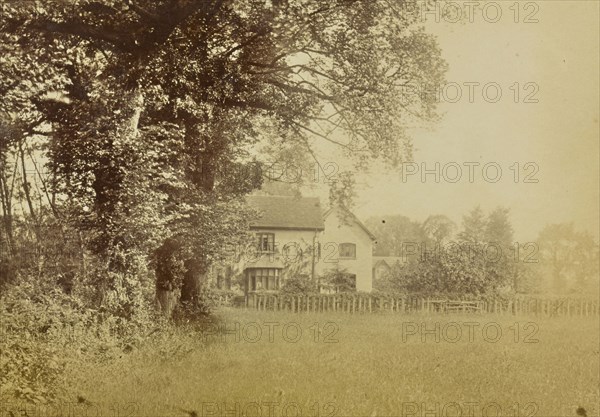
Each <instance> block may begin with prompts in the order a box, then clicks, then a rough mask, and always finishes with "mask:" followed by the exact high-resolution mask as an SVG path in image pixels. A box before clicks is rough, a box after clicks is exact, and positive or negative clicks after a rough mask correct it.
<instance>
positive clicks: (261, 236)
mask: <svg viewBox="0 0 600 417" xmlns="http://www.w3.org/2000/svg"><path fill="white" fill-rule="evenodd" d="M256 236H257V238H258V251H259V252H275V233H258V234H257V235H256Z"/></svg>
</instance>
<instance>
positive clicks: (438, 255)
mask: <svg viewBox="0 0 600 417" xmlns="http://www.w3.org/2000/svg"><path fill="white" fill-rule="evenodd" d="M486 250H487V247H486V246H485V245H482V244H469V245H458V244H455V245H451V246H436V248H435V250H433V251H428V252H425V253H424V254H423V255H422V256H421V257H420V258H419V259H418V260H413V261H411V262H409V263H407V264H406V265H398V266H396V267H394V269H393V270H392V277H391V286H392V288H395V289H397V290H399V291H404V292H411V293H412V292H417V293H427V294H429V293H455V294H464V295H481V294H490V293H492V294H493V293H496V292H498V291H499V290H500V289H501V288H502V287H503V286H504V285H505V284H506V279H507V277H504V276H501V275H493V276H492V275H489V274H488V273H487V271H488V268H489V266H490V265H491V264H493V262H494V258H490V255H489V254H488V253H487V252H486Z"/></svg>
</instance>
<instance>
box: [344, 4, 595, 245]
mask: <svg viewBox="0 0 600 417" xmlns="http://www.w3.org/2000/svg"><path fill="white" fill-rule="evenodd" d="M479 3H480V5H482V6H483V5H485V4H486V3H494V4H492V5H491V6H487V7H486V10H485V13H486V14H485V15H484V11H483V10H482V9H481V8H479V9H478V10H475V11H474V13H473V14H472V19H471V20H472V21H469V20H468V19H467V20H465V21H463V22H459V23H452V22H450V21H448V20H451V18H449V19H448V20H446V19H444V18H440V19H439V22H436V21H435V16H434V15H431V16H430V17H429V18H428V20H427V24H426V26H427V28H428V30H430V32H432V33H434V34H435V35H436V36H437V37H438V42H439V44H440V47H441V49H442V54H443V56H444V58H445V59H446V61H447V62H448V64H449V71H448V73H447V77H446V78H447V81H448V84H447V88H446V89H445V94H444V98H442V99H441V103H440V107H439V109H440V111H441V113H442V114H443V118H442V120H441V121H440V122H439V123H437V124H435V125H434V126H433V127H432V128H430V129H415V130H414V131H413V144H414V146H415V153H414V161H415V163H416V165H411V166H406V167H405V170H404V173H405V177H404V178H402V176H401V175H400V174H399V173H398V172H389V171H387V172H386V171H383V170H380V169H377V168H375V169H373V170H372V173H370V174H369V175H361V176H357V178H356V180H357V182H358V183H359V186H358V187H357V199H356V206H355V209H354V212H355V214H356V215H357V216H358V217H359V218H362V219H366V218H368V217H371V216H377V217H381V218H382V219H384V218H385V216H386V215H393V214H401V215H405V216H407V217H409V218H411V219H414V220H419V221H423V220H425V219H426V218H427V216H429V215H432V214H445V215H447V216H448V217H450V218H451V219H452V220H454V221H455V222H456V223H457V224H458V225H459V226H460V224H461V222H462V216H463V215H464V214H465V213H467V212H468V211H470V210H471V209H473V208H474V207H475V206H477V205H480V206H481V208H482V209H483V210H484V211H486V212H489V211H491V210H493V209H494V208H495V207H497V206H504V207H508V208H510V210H511V220H512V224H513V228H514V232H515V239H516V240H518V241H522V242H523V241H530V240H533V239H535V238H536V236H537V234H538V232H539V231H540V230H541V229H542V228H543V227H544V225H546V224H548V223H561V222H574V223H575V226H576V227H577V228H578V229H579V230H582V231H583V230H585V231H588V232H589V233H591V234H592V235H593V236H595V237H596V239H597V238H598V234H599V218H598V217H599V187H600V185H599V177H600V172H599V138H600V134H599V125H598V115H599V113H600V109H599V97H600V96H599V39H600V35H599V21H600V16H599V5H600V3H599V2H597V1H577V0H575V1H573V0H569V1H562V0H560V1H556V0H551V1H549V0H546V1H538V2H519V3H517V6H518V10H519V15H518V17H516V15H515V11H516V9H517V7H515V2H513V1H501V2H483V1H481V2H479ZM454 4H456V5H459V6H460V7H461V8H462V11H463V12H464V13H467V8H466V7H467V6H465V4H466V3H464V2H455V3H454ZM511 7H512V9H511ZM497 10H501V11H502V15H501V16H499V17H498V18H496V17H495V16H496V14H495V12H496V11H497ZM515 19H517V20H518V22H515ZM494 20H497V21H496V22H494ZM525 20H528V22H525ZM465 83H479V84H478V85H475V84H465ZM469 85H472V86H473V87H472V88H473V90H472V91H473V96H472V99H471V98H470V97H469V95H470V94H469V93H470V91H469ZM484 86H485V87H486V90H485V91H486V93H485V94H484V92H483V87H484ZM458 92H460V94H461V96H460V97H459V96H457V93H458ZM497 92H501V96H498V94H497ZM436 163H439V167H440V168H439V172H440V174H441V175H440V179H439V183H436V179H435V175H434V174H428V175H426V176H425V178H422V176H421V175H420V174H421V171H422V168H425V169H428V170H433V171H435V170H436ZM477 163H478V164H479V165H476V164H477ZM422 164H425V165H424V166H423V165H422ZM465 164H466V165H465ZM470 167H472V168H470ZM458 168H460V171H461V174H462V176H461V177H460V178H458V179H457V174H458V172H459V171H458ZM484 168H485V169H484ZM415 169H418V171H417V172H415V173H414V174H412V175H409V172H410V171H411V170H412V171H414V170H415ZM470 169H472V171H471V175H472V178H471V179H472V181H471V179H470V178H469V174H470ZM500 170H501V171H500ZM517 172H518V173H519V174H518V175H516V173H517Z"/></svg>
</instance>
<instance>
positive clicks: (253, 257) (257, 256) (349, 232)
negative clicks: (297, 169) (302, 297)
mask: <svg viewBox="0 0 600 417" xmlns="http://www.w3.org/2000/svg"><path fill="white" fill-rule="evenodd" d="M247 201H248V203H249V204H250V205H251V206H253V207H254V208H256V209H257V210H258V211H259V212H260V213H261V214H262V217H261V218H260V219H259V220H257V221H255V222H254V223H252V224H251V227H250V229H251V230H252V231H253V232H254V233H255V234H256V251H252V252H251V253H244V254H242V257H241V260H240V262H239V264H238V265H236V267H235V268H233V269H235V270H238V271H241V272H242V273H243V281H244V292H245V293H248V292H252V291H257V290H268V291H276V290H278V289H280V288H281V286H282V284H283V280H284V275H286V274H285V273H284V272H286V271H287V272H290V273H291V274H294V273H301V274H305V275H307V276H309V277H311V278H312V279H314V280H315V281H316V280H318V279H319V277H320V276H321V275H323V274H325V273H327V272H329V271H332V270H342V271H344V272H345V273H347V274H349V275H350V277H352V278H353V279H354V282H355V288H356V290H357V291H366V292H369V291H371V289H372V287H373V285H372V278H373V276H372V274H373V272H372V262H373V258H372V252H373V241H374V240H375V237H374V236H373V235H372V234H371V232H369V230H368V229H367V228H366V227H365V226H364V225H363V224H362V223H361V222H360V221H359V220H358V219H357V218H356V216H354V215H353V214H352V213H351V212H350V211H349V210H347V209H344V208H340V207H337V208H333V209H329V210H326V211H325V210H324V209H323V207H322V206H321V204H320V202H319V199H318V198H311V197H291V196H249V197H248V200H247ZM288 275H289V274H288ZM225 280H226V279H225Z"/></svg>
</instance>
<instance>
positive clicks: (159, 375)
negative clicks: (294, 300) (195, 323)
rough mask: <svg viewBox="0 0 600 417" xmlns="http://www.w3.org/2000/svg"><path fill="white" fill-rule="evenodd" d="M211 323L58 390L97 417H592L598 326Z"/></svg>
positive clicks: (95, 368) (228, 318)
mask: <svg viewBox="0 0 600 417" xmlns="http://www.w3.org/2000/svg"><path fill="white" fill-rule="evenodd" d="M218 318H219V322H218V323H219V324H218V325H213V326H210V327H209V328H208V329H207V330H206V331H205V332H204V333H203V334H199V333H194V332H191V331H190V332H186V331H184V330H178V331H175V332H174V333H173V334H172V335H170V336H168V337H165V339H163V340H160V341H156V342H155V343H154V344H150V345H145V346H142V347H141V348H140V349H136V350H133V351H132V352H131V353H128V354H123V356H122V357H121V358H120V359H118V360H116V361H114V362H111V363H108V364H104V365H102V366H99V365H97V364H90V365H88V366H87V367H81V366H79V367H78V368H76V369H73V370H72V372H71V375H69V376H68V378H67V381H66V384H68V390H69V391H70V392H72V393H74V395H78V396H80V397H81V398H80V402H82V403H81V404H79V405H78V406H82V404H84V403H86V402H87V401H90V402H91V404H92V405H93V407H95V410H94V411H93V412H88V413H87V415H102V416H107V415H114V416H117V415H118V416H129V415H142V416H186V415H188V416H210V415H212V416H225V415H228V416H236V417H237V416H246V415H248V416H252V415H262V416H269V415H271V416H279V415H283V416H285V415H288V416H294V415H303V416H419V417H420V416H429V417H435V416H446V415H447V416H457V415H462V416H470V415H472V416H496V415H500V416H545V417H549V416H563V415H566V416H571V415H572V416H576V412H575V410H576V408H577V407H578V406H581V407H584V408H585V409H586V410H587V415H588V416H597V415H598V389H599V388H598V387H599V366H600V365H599V352H598V350H599V344H600V342H599V323H598V320H597V319H591V318H587V319H585V320H582V319H580V318H578V319H574V318H572V319H543V320H540V321H536V320H535V319H534V318H531V319H527V318H523V317H520V318H514V317H496V316H489V315H483V316H482V315H465V316H460V315H451V316H448V315H447V316H441V315H440V316H432V315H429V316H420V315H358V316H351V315H332V314H300V315H297V314H291V313H271V312H256V311H245V310H234V309H224V310H221V311H219V312H218ZM515 322H517V323H516V324H515ZM423 325H424V326H425V327H424V330H426V331H427V330H428V331H429V333H426V332H425V333H424V332H422V330H423V328H422V326H423ZM219 326H220V327H219ZM436 326H439V327H436ZM259 329H260V331H261V332H262V333H259V332H258V330H259ZM270 329H271V330H272V331H270ZM298 329H300V330H301V334H300V333H299V331H298ZM436 329H437V330H436ZM517 329H518V330H517ZM459 331H460V332H461V333H459ZM499 331H501V333H502V334H501V335H500V334H499ZM436 337H439V340H436ZM423 338H425V340H423ZM74 398H76V397H74ZM83 399H85V401H84V400H83ZM91 407H92V406H90V408H91ZM88 411H89V410H88ZM194 413H195V414H194Z"/></svg>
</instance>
